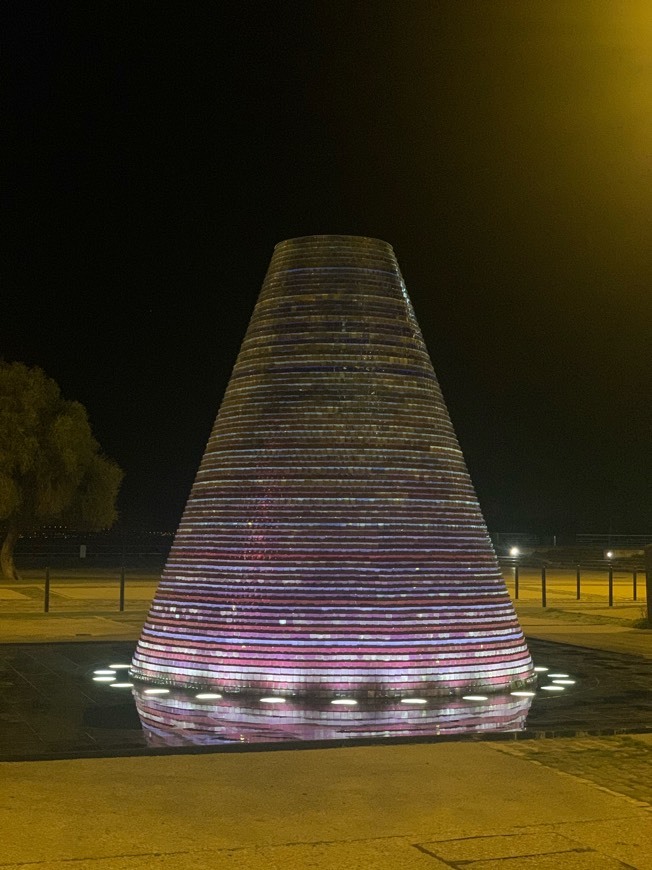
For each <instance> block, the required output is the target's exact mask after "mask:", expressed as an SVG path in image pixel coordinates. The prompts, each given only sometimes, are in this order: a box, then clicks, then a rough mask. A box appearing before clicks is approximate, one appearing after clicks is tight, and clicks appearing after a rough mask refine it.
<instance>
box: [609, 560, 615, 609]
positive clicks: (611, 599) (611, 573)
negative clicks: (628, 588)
mask: <svg viewBox="0 0 652 870" xmlns="http://www.w3.org/2000/svg"><path fill="white" fill-rule="evenodd" d="M613 606H614V569H613V568H612V567H611V565H610V566H609V607H613Z"/></svg>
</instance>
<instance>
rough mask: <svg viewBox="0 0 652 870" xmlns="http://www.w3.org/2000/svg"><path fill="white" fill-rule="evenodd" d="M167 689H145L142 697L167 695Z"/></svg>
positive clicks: (168, 691) (168, 692)
mask: <svg viewBox="0 0 652 870" xmlns="http://www.w3.org/2000/svg"><path fill="white" fill-rule="evenodd" d="M169 694H170V690H169V689H145V690H144V691H143V695H169Z"/></svg>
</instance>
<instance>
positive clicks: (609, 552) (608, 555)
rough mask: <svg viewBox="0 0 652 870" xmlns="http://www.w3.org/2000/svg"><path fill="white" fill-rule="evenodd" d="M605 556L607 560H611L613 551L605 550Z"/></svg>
mask: <svg viewBox="0 0 652 870" xmlns="http://www.w3.org/2000/svg"><path fill="white" fill-rule="evenodd" d="M605 556H606V557H607V559H613V557H614V553H613V550H607V552H606V553H605Z"/></svg>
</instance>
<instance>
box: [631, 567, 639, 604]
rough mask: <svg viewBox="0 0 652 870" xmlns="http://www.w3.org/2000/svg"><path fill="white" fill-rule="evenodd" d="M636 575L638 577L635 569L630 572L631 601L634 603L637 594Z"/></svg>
mask: <svg viewBox="0 0 652 870" xmlns="http://www.w3.org/2000/svg"><path fill="white" fill-rule="evenodd" d="M637 575H638V571H637V570H636V568H634V570H633V571H632V600H633V601H636V596H637V593H638V590H637V588H636V586H637V581H638V576H637Z"/></svg>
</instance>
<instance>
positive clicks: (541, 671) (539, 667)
mask: <svg viewBox="0 0 652 870" xmlns="http://www.w3.org/2000/svg"><path fill="white" fill-rule="evenodd" d="M547 670H548V668H544V667H543V665H537V666H536V667H535V669H534V672H535V673H537V674H545V673H546V671H547Z"/></svg>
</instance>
